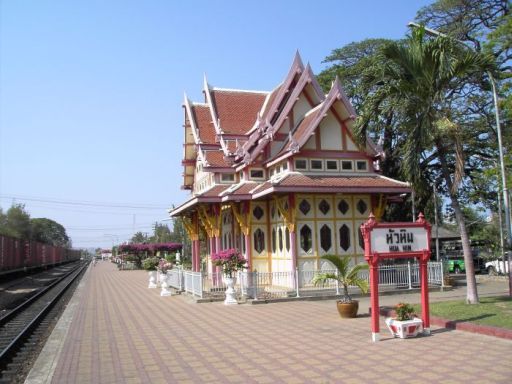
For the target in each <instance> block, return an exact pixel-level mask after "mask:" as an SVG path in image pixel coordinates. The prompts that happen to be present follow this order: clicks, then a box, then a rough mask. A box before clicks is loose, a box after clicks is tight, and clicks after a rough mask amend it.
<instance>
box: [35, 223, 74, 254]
mask: <svg viewBox="0 0 512 384" xmlns="http://www.w3.org/2000/svg"><path fill="white" fill-rule="evenodd" d="M30 225H31V227H32V239H33V240H35V241H39V242H41V243H45V244H50V245H55V246H60V247H70V246H71V242H70V239H69V237H68V235H67V234H66V229H65V228H64V227H63V226H62V225H61V224H59V223H57V222H56V221H53V220H50V219H46V218H40V219H31V220H30Z"/></svg>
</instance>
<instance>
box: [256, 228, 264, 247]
mask: <svg viewBox="0 0 512 384" xmlns="http://www.w3.org/2000/svg"><path fill="white" fill-rule="evenodd" d="M254 249H255V250H256V252H258V253H261V252H263V250H264V249H265V233H263V231H262V230H261V229H259V228H258V229H257V230H256V231H254Z"/></svg>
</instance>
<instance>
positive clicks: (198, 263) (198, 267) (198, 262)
mask: <svg viewBox="0 0 512 384" xmlns="http://www.w3.org/2000/svg"><path fill="white" fill-rule="evenodd" d="M195 246H196V263H195V264H196V269H195V272H199V271H200V270H201V244H200V243H199V239H198V240H195Z"/></svg>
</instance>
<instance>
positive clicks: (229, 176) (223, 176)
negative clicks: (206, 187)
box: [220, 173, 235, 182]
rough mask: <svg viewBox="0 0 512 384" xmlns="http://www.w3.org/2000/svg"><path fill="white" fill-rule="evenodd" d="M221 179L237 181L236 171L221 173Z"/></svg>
mask: <svg viewBox="0 0 512 384" xmlns="http://www.w3.org/2000/svg"><path fill="white" fill-rule="evenodd" d="M220 180H221V181H226V182H233V181H235V174H234V173H223V174H221V175H220Z"/></svg>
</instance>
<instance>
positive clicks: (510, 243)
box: [407, 22, 512, 296]
mask: <svg viewBox="0 0 512 384" xmlns="http://www.w3.org/2000/svg"><path fill="white" fill-rule="evenodd" d="M407 26H408V27H411V28H423V29H424V30H425V32H427V33H428V34H430V35H434V36H441V37H446V38H449V39H452V40H454V41H457V42H459V43H460V44H462V45H464V46H465V47H466V48H468V49H471V50H472V48H471V47H469V46H468V45H467V44H466V43H465V42H463V41H461V40H458V39H454V38H452V37H450V36H448V35H446V34H444V33H442V32H439V31H436V30H435V29H430V28H426V27H425V26H422V25H419V24H417V23H413V22H409V23H408V24H407ZM486 73H487V76H489V80H490V82H491V86H492V96H493V99H494V115H495V119H496V135H497V136H498V151H499V160H500V170H501V182H502V185H503V208H504V211H505V212H504V213H505V225H506V228H507V250H508V252H507V256H508V257H507V258H508V289H509V295H510V296H512V268H511V267H512V254H511V253H512V252H511V251H512V226H511V222H510V208H509V199H508V188H507V176H506V174H505V161H504V160H503V143H502V139H501V123H500V111H499V106H498V93H497V92H496V82H495V80H494V77H493V76H492V74H491V72H489V71H486ZM503 261H505V259H504V260H503Z"/></svg>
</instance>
